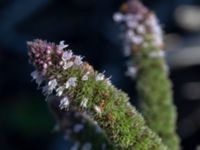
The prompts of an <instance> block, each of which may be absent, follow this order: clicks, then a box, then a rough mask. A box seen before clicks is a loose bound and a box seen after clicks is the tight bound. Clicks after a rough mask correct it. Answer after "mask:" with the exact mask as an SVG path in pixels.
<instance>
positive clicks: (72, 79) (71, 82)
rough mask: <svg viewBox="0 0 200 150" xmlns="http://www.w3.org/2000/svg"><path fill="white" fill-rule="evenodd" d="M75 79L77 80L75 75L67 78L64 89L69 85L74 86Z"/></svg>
mask: <svg viewBox="0 0 200 150" xmlns="http://www.w3.org/2000/svg"><path fill="white" fill-rule="evenodd" d="M76 80H77V78H76V77H71V78H69V79H68V80H67V82H66V84H65V87H66V89H68V88H69V87H70V86H73V87H75V86H76Z"/></svg>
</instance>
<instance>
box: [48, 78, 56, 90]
mask: <svg viewBox="0 0 200 150" xmlns="http://www.w3.org/2000/svg"><path fill="white" fill-rule="evenodd" d="M57 85H58V83H57V80H56V79H53V80H50V81H49V82H48V88H49V91H53V90H54V89H55V88H56V86H57Z"/></svg>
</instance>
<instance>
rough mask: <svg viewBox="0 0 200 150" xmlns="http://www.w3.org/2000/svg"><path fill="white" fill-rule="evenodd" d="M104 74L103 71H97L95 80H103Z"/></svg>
mask: <svg viewBox="0 0 200 150" xmlns="http://www.w3.org/2000/svg"><path fill="white" fill-rule="evenodd" d="M104 78H105V76H104V74H103V73H98V74H97V75H96V77H95V80H96V81H101V80H104Z"/></svg>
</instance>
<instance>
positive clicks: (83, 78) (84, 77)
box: [81, 72, 90, 81]
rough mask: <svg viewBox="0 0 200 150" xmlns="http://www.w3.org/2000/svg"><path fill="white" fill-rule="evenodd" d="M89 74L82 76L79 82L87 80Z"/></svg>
mask: <svg viewBox="0 0 200 150" xmlns="http://www.w3.org/2000/svg"><path fill="white" fill-rule="evenodd" d="M89 73H90V72H86V74H84V75H83V77H82V78H81V80H82V81H86V80H88V78H89V77H88V75H89Z"/></svg>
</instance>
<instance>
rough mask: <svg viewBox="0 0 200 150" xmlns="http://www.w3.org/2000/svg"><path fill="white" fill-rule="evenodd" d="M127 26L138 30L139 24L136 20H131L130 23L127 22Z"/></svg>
mask: <svg viewBox="0 0 200 150" xmlns="http://www.w3.org/2000/svg"><path fill="white" fill-rule="evenodd" d="M126 25H127V26H128V27H129V28H132V29H135V28H137V26H138V22H136V21H134V20H130V21H127V22H126Z"/></svg>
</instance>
